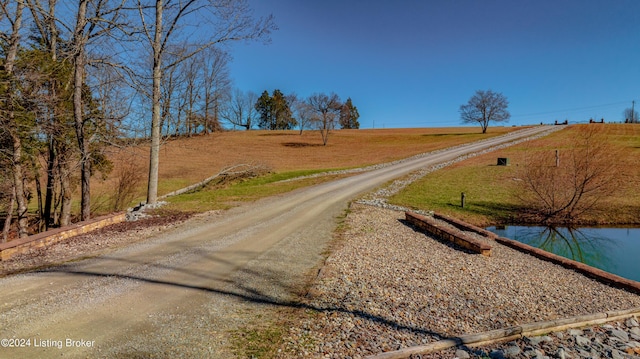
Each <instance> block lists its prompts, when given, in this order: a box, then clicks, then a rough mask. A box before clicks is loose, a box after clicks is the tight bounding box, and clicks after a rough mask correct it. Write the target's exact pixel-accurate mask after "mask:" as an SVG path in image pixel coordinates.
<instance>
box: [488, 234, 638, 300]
mask: <svg viewBox="0 0 640 359" xmlns="http://www.w3.org/2000/svg"><path fill="white" fill-rule="evenodd" d="M495 240H496V242H498V243H500V244H503V245H505V246H507V247H511V248H513V249H516V250H519V251H521V252H525V253H528V254H530V255H532V256H534V257H537V258H540V259H543V260H546V261H549V262H552V263H555V264H558V265H561V266H563V267H565V268H568V269H572V270H574V271H576V272H578V273H581V274H584V275H586V276H587V277H590V278H593V279H595V280H598V281H600V282H603V283H605V284H608V285H611V286H614V287H618V288H622V289H625V290H628V291H630V292H633V293H636V294H640V282H637V281H635V280H631V279H627V278H623V277H620V276H618V275H615V274H612V273H609V272H605V271H603V270H602V269H598V268H595V267H592V266H589V265H586V264H584V263H580V262H578V261H574V260H571V259H568V258H565V257H562V256H559V255H557V254H553V253H551V252H547V251H545V250H542V249H539V248H536V247H532V246H530V245H528V244H524V243H522V242H518V241H515V240H513V239H509V238H504V237H496V238H495Z"/></svg>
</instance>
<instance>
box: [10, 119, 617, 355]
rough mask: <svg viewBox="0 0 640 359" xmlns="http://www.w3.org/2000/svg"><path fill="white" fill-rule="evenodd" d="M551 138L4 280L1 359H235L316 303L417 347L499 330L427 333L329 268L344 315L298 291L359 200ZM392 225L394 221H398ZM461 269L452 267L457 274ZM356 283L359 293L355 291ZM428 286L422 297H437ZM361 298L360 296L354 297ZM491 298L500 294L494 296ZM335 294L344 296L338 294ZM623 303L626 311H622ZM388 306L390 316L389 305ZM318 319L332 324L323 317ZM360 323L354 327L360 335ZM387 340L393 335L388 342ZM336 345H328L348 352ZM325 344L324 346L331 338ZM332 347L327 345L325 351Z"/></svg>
mask: <svg viewBox="0 0 640 359" xmlns="http://www.w3.org/2000/svg"><path fill="white" fill-rule="evenodd" d="M546 130H548V128H544V127H536V128H531V129H526V130H522V131H518V132H515V133H510V134H508V135H505V136H501V137H499V138H493V139H490V140H485V141H482V142H481V143H474V144H470V145H465V146H459V147H456V148H455V149H450V150H447V151H440V152H438V153H434V154H430V155H425V156H419V157H416V158H412V159H410V160H407V161H403V162H400V163H396V164H394V165H391V166H385V167H382V168H378V169H375V170H372V171H369V172H365V173H362V174H359V175H356V176H352V177H349V178H345V179H341V180H338V181H333V182H329V183H325V184H322V185H318V186H314V187H312V188H308V189H303V190H298V191H295V192H293V193H290V194H287V195H283V196H279V197H274V198H269V199H266V200H262V201H258V202H256V203H253V204H251V205H247V206H243V207H238V208H234V209H232V210H229V211H226V212H219V213H218V212H216V213H211V214H207V215H202V216H197V217H196V218H192V219H190V220H188V221H186V222H184V223H183V224H180V225H176V226H174V227H172V228H168V229H167V230H166V231H162V232H159V233H157V234H155V235H152V236H151V237H149V238H148V239H140V238H137V239H136V241H137V242H138V243H136V244H133V245H131V246H127V247H126V248H122V249H117V250H111V251H108V252H106V253H105V254H103V255H101V256H98V257H96V258H92V259H88V260H82V261H78V262H71V263H68V264H65V265H61V266H55V267H51V268H48V269H43V270H40V271H36V272H31V273H27V274H21V275H14V276H9V277H6V278H3V279H0V286H1V287H2V292H0V308H1V309H0V339H8V340H9V341H8V342H5V341H3V343H11V344H14V346H13V347H7V346H5V347H1V348H0V357H23V358H28V357H42V358H48V357H52V356H64V357H127V358H129V357H189V358H191V357H219V358H227V357H230V352H229V349H230V348H229V345H228V344H229V341H228V340H229V332H230V331H232V330H235V329H238V328H243V327H246V326H247V325H251V324H254V323H256V321H260V320H261V319H260V318H271V317H272V316H273V315H278V314H281V313H286V314H287V315H288V314H290V313H295V312H296V311H299V310H300V309H304V308H305V307H306V306H308V305H314V306H315V305H325V304H326V305H329V306H330V307H332V308H333V307H335V308H344V309H340V310H339V311H338V314H336V315H337V317H342V316H343V315H347V316H348V315H352V314H353V313H357V315H356V318H355V319H357V320H360V321H363V322H365V323H368V322H372V321H373V322H376V323H377V324H382V325H383V326H381V327H380V328H384V327H385V325H386V327H387V329H388V328H389V325H390V326H391V327H394V326H398V327H399V328H400V329H402V328H405V329H403V330H404V331H402V330H401V332H403V333H405V334H406V336H407V338H410V339H408V340H417V339H416V338H415V337H413V336H412V335H413V334H412V332H413V331H415V330H416V328H424V329H420V331H422V332H423V333H422V334H426V335H427V336H428V338H427V340H430V339H431V338H434V337H436V336H441V335H446V334H447V333H449V332H450V331H455V332H457V331H458V330H463V329H464V328H465V327H464V326H465V325H469V326H475V325H476V324H475V323H476V322H477V323H478V325H489V324H488V323H493V322H494V321H497V322H496V323H498V324H500V323H501V322H500V321H505V320H507V318H508V317H509V316H508V315H507V314H506V313H508V312H506V311H505V312H504V313H505V314H500V312H498V314H495V315H494V316H493V317H492V316H491V314H484V315H481V316H480V317H476V318H475V321H476V322H471V323H470V324H465V322H464V321H461V322H457V323H450V324H445V323H444V322H441V323H440V324H439V326H434V327H432V328H431V327H425V326H424V325H422V324H420V323H419V322H418V321H421V320H422V318H411V317H407V318H403V317H396V315H399V316H403V315H415V314H413V312H412V311H408V312H402V311H400V312H397V313H396V314H389V313H387V312H386V310H389V309H394V308H402V306H404V305H407V304H406V303H407V302H408V300H409V299H408V298H410V297H411V296H413V295H415V292H414V291H412V290H411V288H409V287H404V288H405V289H406V290H405V291H404V292H401V293H399V292H396V291H395V290H391V289H387V292H388V295H389V297H390V299H389V300H391V302H381V303H380V304H376V302H375V300H371V301H370V302H369V303H362V302H361V301H360V299H359V298H358V295H359V294H358V293H365V292H362V291H363V290H365V289H366V286H367V282H366V281H363V282H353V280H355V277H351V275H347V277H346V278H345V277H344V276H342V275H341V274H340V275H339V273H337V272H336V273H337V275H338V276H337V277H335V278H334V277H333V276H332V275H329V276H327V275H328V274H327V273H331V271H328V272H325V271H324V270H323V273H324V274H323V276H322V278H323V280H326V279H327V278H330V280H337V281H344V280H347V282H345V285H346V287H345V288H348V290H347V292H345V293H343V294H340V300H341V302H340V303H341V304H339V305H340V306H337V305H338V304H336V303H334V302H332V301H333V300H334V299H332V298H331V297H328V298H326V299H322V298H323V297H322V296H318V297H313V299H314V300H321V301H326V303H324V302H319V303H315V302H313V303H311V304H305V303H304V302H303V303H301V302H299V301H298V299H299V297H298V294H299V293H300V290H301V289H302V287H301V286H302V284H304V283H307V279H308V276H309V274H310V273H314V270H315V271H317V269H318V268H319V266H320V265H321V264H322V261H323V259H324V258H325V256H326V251H327V249H328V244H329V243H330V241H331V238H332V234H333V231H334V228H335V225H336V218H337V217H339V216H340V215H341V214H342V213H343V212H344V210H345V208H346V205H347V203H348V202H349V201H350V200H351V199H353V198H355V197H356V196H358V195H361V194H363V193H365V192H367V191H370V190H372V189H374V188H376V187H377V186H380V185H381V184H383V183H386V182H388V181H390V180H392V179H394V178H397V177H400V176H402V175H405V174H408V173H411V172H414V171H416V170H419V169H422V168H425V167H429V166H433V165H434V164H436V163H441V162H446V161H451V160H453V159H455V158H457V157H458V156H461V155H464V154H466V153H473V152H478V151H482V150H484V149H486V148H489V147H491V146H495V145H497V144H499V143H503V142H506V141H511V140H513V139H515V138H518V137H519V136H531V135H535V134H536V133H538V132H541V131H546ZM350 218H351V217H350ZM375 218H376V220H375V221H374V223H372V227H371V228H369V229H367V230H368V231H370V232H371V233H372V234H375V235H376V236H378V235H380V236H387V237H389V238H390V239H395V238H396V236H397V235H396V234H395V232H393V231H395V229H392V232H387V231H386V230H384V228H377V227H376V224H377V223H378V221H379V222H380V225H381V226H382V225H383V223H385V222H383V221H382V218H378V216H377V215H376V217H375ZM395 222H397V220H395V219H393V221H392V223H395ZM402 230H404V231H406V230H407V229H406V228H404V229H402ZM141 235H144V234H141ZM398 239H399V238H398ZM392 242H393V241H392ZM404 245H405V244H404V243H403V244H401V245H397V244H395V243H388V244H387V246H391V247H387V248H386V251H387V252H388V253H386V254H388V255H391V254H392V253H396V251H401V252H407V253H408V254H410V255H411V254H412V253H416V252H412V251H413V249H408V250H405V249H404V248H403V246H404ZM393 246H395V247H393ZM392 247H393V248H392ZM345 248H346V247H345ZM383 249H384V248H383ZM379 254H380V253H379V252H374V247H372V248H371V249H369V246H365V247H362V248H360V252H359V253H358V255H359V256H360V257H362V258H363V260H374V259H375V258H378V257H377V256H378V255H379ZM416 257H417V258H423V260H424V261H426V262H425V263H428V262H429V261H432V260H436V259H435V258H431V257H424V256H416ZM451 260H452V261H453V262H454V263H455V266H454V267H452V268H454V269H452V270H454V271H455V270H460V271H466V270H471V269H475V267H474V265H475V264H474V262H473V260H471V261H470V262H468V263H467V260H468V259H466V257H465V256H462V257H455V256H454V257H453V258H452V259H451ZM345 261H347V262H348V263H347V266H346V268H349V266H352V270H354V271H357V270H365V271H366V270H369V269H368V267H366V266H365V267H358V262H356V261H353V260H352V257H351V256H349V257H347V258H346V259H345ZM398 261H403V259H401V258H395V256H392V257H389V258H388V260H385V261H384V263H377V264H372V265H377V266H386V267H388V268H387V269H386V270H388V271H391V273H393V272H394V271H395V269H394V268H396V267H395V266H394V264H395V263H396V262H398ZM456 261H457V262H456ZM454 263H450V264H449V265H451V266H453V265H454ZM423 264H424V263H423ZM524 266H527V265H526V264H524ZM413 267H415V269H416V270H417V269H418V268H419V267H418V266H416V265H413ZM462 268H464V269H462ZM380 269H381V270H382V268H380ZM354 273H355V272H354ZM444 273H446V272H443V274H441V275H445V274H444ZM563 273H564V274H563V275H562V276H563V277H566V275H565V274H566V273H565V272H564V271H563ZM496 275H498V274H496ZM350 278H351V279H350ZM498 278H499V280H496V283H495V285H497V284H499V283H501V282H505V283H512V282H511V281H510V280H508V278H506V277H504V276H502V275H500V276H499V277H498ZM424 279H425V282H424V283H432V284H430V285H429V288H431V287H433V288H435V289H438V291H436V292H434V293H438V295H439V297H436V298H435V299H433V300H432V301H434V303H435V302H437V300H440V301H448V300H449V298H448V297H445V295H453V294H454V293H456V294H457V293H459V289H460V288H458V287H457V286H451V285H449V283H455V282H450V281H451V280H452V279H451V278H449V277H442V278H438V277H437V276H432V277H425V278H424ZM478 279H480V278H478ZM387 280H389V281H391V282H393V284H394V285H399V286H400V287H403V284H402V283H403V281H404V276H401V275H400V272H398V276H397V277H395V278H394V277H393V276H392V277H389V279H387ZM428 280H431V282H429V281H428ZM391 282H389V285H391V284H392V283H391ZM354 283H355V285H356V287H353V286H352V285H354ZM425 285H426V284H423V287H422V288H423V289H429V288H427V287H424V286H425ZM574 285H576V286H577V285H578V284H575V283H574V282H567V288H568V289H567V290H569V291H570V293H574V292H579V291H580V290H581V288H580V287H576V288H573V286H574ZM324 288H325V289H323V287H318V289H316V290H317V291H318V292H322V291H327V290H329V289H328V288H329V287H324ZM389 288H392V287H389ZM524 288H525V287H523V289H522V290H523V291H524V290H525V289H524ZM527 288H528V287H527ZM355 289H357V290H359V291H360V292H355V291H354V290H355ZM371 290H373V291H375V295H374V297H372V298H378V296H380V295H383V296H384V295H387V292H385V291H384V290H385V289H384V287H382V289H379V290H381V291H382V292H381V293H379V292H377V291H378V289H376V288H373V287H372V288H371ZM477 290H479V289H477ZM486 290H487V291H489V292H490V291H491V289H490V288H489V289H486ZM467 291H468V293H465V296H466V297H469V298H471V299H469V301H468V302H467V304H468V305H469V306H473V305H476V304H482V303H477V302H475V301H474V300H473V296H479V295H481V294H482V295H485V294H483V293H484V292H482V291H481V292H477V291H476V292H473V291H472V288H468V289H467ZM336 293H342V292H340V291H339V289H336ZM497 293H502V292H501V291H498V292H497ZM507 293H508V292H507ZM526 293H528V292H523V294H526ZM593 294H594V295H595V294H597V293H593ZM434 295H436V294H434ZM505 295H508V294H499V295H494V296H491V295H490V294H486V296H488V298H494V299H496V300H498V303H503V304H502V305H503V306H507V305H512V304H513V302H510V301H508V300H507V298H503V297H504V296H505ZM436 299H437V300H436ZM376 300H377V299H376ZM594 301H595V300H594ZM394 303H395V304H394ZM403 303H404V304H403ZM525 304H526V303H523V304H522V306H523V307H522V308H526V309H529V307H525ZM626 304H627V303H626V302H624V303H622V304H621V305H626ZM361 305H362V307H359V306H361ZM387 305H389V308H386V307H387ZM566 305H567V306H571V305H573V302H567V303H566ZM358 307H359V308H358ZM323 308H324V307H323ZM425 308H426V307H425ZM434 308H438V307H434ZM438 310H439V309H438ZM460 310H461V309H458V311H460ZM505 310H507V308H505ZM292 311H293V312H292ZM332 313H333V312H330V311H322V314H321V315H334V314H332ZM403 313H406V314H403ZM432 315H436V314H432ZM559 315H560V314H559ZM515 319H516V320H518V319H519V317H515ZM444 320H445V319H443V321H444ZM451 320H452V319H449V321H451ZM319 322H321V323H323V322H324V320H323V321H319ZM378 322H379V323H378ZM385 323H386V324H385ZM351 324H353V323H351ZM351 324H350V323H349V322H345V324H344V325H345V327H344V328H346V329H345V330H343V333H349V332H350V331H349V328H348V327H349V326H350V325H351ZM327 325H330V324H327ZM331 325H333V324H331ZM366 325H368V324H366ZM358 326H359V324H357V323H356V324H354V328H358ZM457 326H462V327H457ZM327 328H332V327H327ZM333 328H335V327H333ZM294 329H295V327H294ZM320 332H321V331H318V333H320ZM405 334H403V335H405ZM345 335H347V336H348V334H345ZM381 338H386V337H384V336H382V335H381ZM327 339H328V340H326V342H327V344H326V345H333V344H332V343H341V342H336V341H334V340H329V339H330V338H327ZM317 340H318V341H319V342H325V340H323V339H322V337H318V339H317ZM389 340H391V339H389ZM420 340H423V339H420ZM27 341H28V343H29V345H28V346H27V345H26V344H27ZM385 341H386V342H388V340H386V339H385ZM352 342H353V341H352V339H349V338H348V337H347V338H346V339H345V341H344V343H345V344H344V345H345V346H349V345H353V344H352ZM350 343H351V344H350ZM381 343H382V342H381ZM401 343H402V341H399V340H398V343H391V344H390V345H392V346H395V345H401ZM16 344H17V345H18V346H17V347H16ZM335 345H340V344H335ZM376 345H378V347H382V346H383V344H370V346H369V349H366V350H371V351H373V350H377V349H376V348H377V347H376ZM330 348H331V347H329V346H325V345H324V344H323V346H322V348H320V349H319V350H318V351H317V352H318V353H321V352H323V351H326V350H328V349H330ZM334 349H335V353H341V352H340V351H339V350H338V347H336V348H334ZM283 353H286V350H285V351H283ZM336 355H338V356H339V355H340V354H336Z"/></svg>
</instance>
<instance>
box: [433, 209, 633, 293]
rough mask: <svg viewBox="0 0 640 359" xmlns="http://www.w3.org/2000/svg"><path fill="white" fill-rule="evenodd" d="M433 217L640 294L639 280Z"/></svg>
mask: <svg viewBox="0 0 640 359" xmlns="http://www.w3.org/2000/svg"><path fill="white" fill-rule="evenodd" d="M433 217H434V218H437V219H440V220H443V221H445V222H447V223H450V224H451V225H453V226H455V227H456V228H458V229H460V230H463V231H470V232H475V233H478V234H481V235H483V236H485V237H487V238H490V239H493V240H495V241H496V242H498V243H500V244H502V245H505V246H507V247H510V248H513V249H515V250H518V251H520V252H524V253H527V254H530V255H532V256H534V257H536V258H539V259H542V260H545V261H548V262H551V263H554V264H558V265H561V266H563V267H565V268H567V269H571V270H574V271H576V272H578V273H581V274H584V275H586V276H588V277H590V278H593V279H595V280H598V281H600V282H603V283H605V284H608V285H611V286H614V287H618V288H622V289H625V290H628V291H630V292H632V293H637V294H640V282H637V281H634V280H631V279H627V278H623V277H620V276H618V275H615V274H612V273H609V272H605V271H603V270H601V269H598V268H595V267H592V266H589V265H586V264H584V263H580V262H578V261H574V260H571V259H568V258H565V257H562V256H559V255H557V254H553V253H551V252H547V251H545V250H542V249H539V248H536V247H533V246H530V245H528V244H524V243H522V242H518V241H515V240H513V239H509V238H504V237H500V236H498V235H497V234H495V233H493V232H491V231H487V230H486V229H484V228H480V227H477V226H474V225H472V224H469V223H466V222H463V221H461V220H459V219H455V218H451V217H447V216H443V215H441V214H438V213H434V214H433Z"/></svg>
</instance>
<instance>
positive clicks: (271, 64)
mask: <svg viewBox="0 0 640 359" xmlns="http://www.w3.org/2000/svg"><path fill="white" fill-rule="evenodd" d="M250 4H251V6H252V7H253V9H254V10H255V14H256V15H257V16H262V15H268V14H273V15H274V16H275V21H276V24H277V25H278V27H279V30H277V31H275V32H274V33H273V34H272V36H271V39H272V40H271V43H270V44H267V45H264V44H262V43H259V42H254V43H237V44H234V45H233V46H232V47H231V55H232V57H233V61H232V63H231V65H230V72H231V77H232V78H233V79H234V84H235V86H236V87H238V88H240V89H242V90H244V91H248V90H251V91H254V92H256V93H258V94H259V93H261V92H262V91H264V90H269V92H271V91H272V90H273V89H276V88H277V89H280V90H281V91H283V92H284V93H285V94H288V93H292V92H294V93H296V94H298V95H299V96H302V97H306V96H309V95H311V94H313V93H315V92H326V93H329V92H335V93H336V94H338V95H339V96H340V97H341V98H342V99H343V100H344V99H346V98H347V97H351V98H352V100H353V103H354V105H356V106H357V107H358V110H359V112H360V124H361V128H372V127H374V126H375V128H382V127H386V128H390V127H442V126H460V125H461V122H460V116H459V113H458V109H459V107H460V105H462V104H464V103H466V102H467V101H468V100H469V98H470V97H471V96H472V95H473V94H474V92H475V91H476V90H480V89H482V90H486V89H492V90H493V91H497V92H502V93H503V94H504V95H505V96H506V97H507V98H508V99H509V102H510V105H509V110H510V112H511V116H512V118H511V120H510V121H509V123H508V125H522V124H531V123H540V122H541V121H542V122H548V123H550V122H553V121H554V120H560V121H563V120H565V119H568V120H569V121H572V122H577V121H588V120H589V118H591V117H593V118H596V119H600V118H603V117H604V118H605V120H607V121H621V120H623V118H622V116H623V115H622V112H623V111H624V109H625V108H627V107H631V101H632V100H637V99H639V98H640V88H639V86H640V1H637V0H625V1H622V0H613V1H605V0H602V1H593V0H576V1H573V0H571V1H567V0H562V1H547V0H536V1H529V0H518V1H509V0H504V1H502V0H500V1H498V0H482V1H479V0H452V1H447V0H441V1H420V0H402V1H364V0H361V1H349V0H342V1H335V0H317V1H309V0H268V1H266V0H263V1H258V0H250ZM636 109H640V104H639V103H636Z"/></svg>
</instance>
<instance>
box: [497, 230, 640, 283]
mask: <svg viewBox="0 0 640 359" xmlns="http://www.w3.org/2000/svg"><path fill="white" fill-rule="evenodd" d="M487 229H488V230H490V231H492V232H495V233H497V234H498V235H500V236H502V237H507V238H511V239H514V240H517V241H519V242H523V243H526V244H528V245H531V246H533V247H537V248H541V249H544V250H545V251H547V252H551V253H555V254H557V255H560V256H563V257H565V258H569V259H573V260H575V261H579V262H582V263H585V264H588V265H590V266H593V267H596V268H600V269H602V270H605V271H607V272H610V273H614V274H618V275H620V276H622V277H625V278H629V279H633V280H637V281H640V263H639V262H640V261H638V258H640V229H638V228H559V227H540V226H537V227H526V226H504V227H498V228H496V227H489V228H487Z"/></svg>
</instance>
